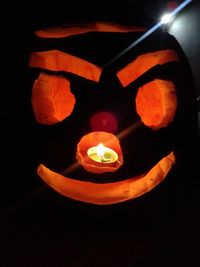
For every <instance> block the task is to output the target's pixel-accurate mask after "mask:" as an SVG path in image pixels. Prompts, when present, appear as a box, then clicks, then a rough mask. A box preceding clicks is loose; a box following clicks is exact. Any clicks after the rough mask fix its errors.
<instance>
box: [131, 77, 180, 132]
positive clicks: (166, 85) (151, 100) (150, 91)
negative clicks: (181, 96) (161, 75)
mask: <svg viewBox="0 0 200 267" xmlns="http://www.w3.org/2000/svg"><path fill="white" fill-rule="evenodd" d="M135 101H136V110H137V113H138V114H139V115H140V118H141V120H142V122H143V123H144V124H145V125H146V126H148V127H150V128H152V129H153V130H157V129H159V128H161V127H166V126H167V125H168V124H169V123H170V122H171V121H173V119H174V116H175V113H176V109H177V98H176V89H175V87H174V84H173V83H172V82H170V81H164V80H159V79H156V80H154V81H151V82H149V83H147V84H145V85H144V86H142V87H141V88H139V90H138V93H137V96H136V100H135Z"/></svg>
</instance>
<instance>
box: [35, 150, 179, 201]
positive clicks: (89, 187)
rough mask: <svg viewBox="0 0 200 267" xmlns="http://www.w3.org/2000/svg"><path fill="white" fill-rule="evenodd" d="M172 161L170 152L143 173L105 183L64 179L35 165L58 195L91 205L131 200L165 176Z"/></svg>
mask: <svg viewBox="0 0 200 267" xmlns="http://www.w3.org/2000/svg"><path fill="white" fill-rule="evenodd" d="M174 163H175V156H174V153H173V152H171V153H170V154H169V155H167V156H166V157H164V158H163V159H161V160H160V161H159V162H158V163H157V164H156V165H155V166H154V167H153V168H152V169H151V170H150V171H149V172H148V173H146V174H145V175H143V176H140V177H133V178H130V179H127V180H123V181H119V182H113V183H104V184H98V183H92V182H84V181H78V180H74V179H70V178H66V177H64V176H63V175H61V174H59V173H56V172H53V171H51V170H50V169H48V168H47V167H45V166H44V165H43V164H40V165H39V167H38V175H39V176H40V177H41V178H42V179H43V180H44V181H45V183H47V184H48V185H49V186H50V187H51V188H53V189H54V190H55V191H57V192H58V193H60V194H61V195H64V196H66V197H69V198H72V199H75V200H78V201H82V202H87V203H91V204H97V205H109V204H114V203H119V202H123V201H127V200H131V199H134V198H136V197H139V196H141V195H143V194H145V193H147V192H149V191H151V190H152V189H153V188H154V187H155V186H157V185H158V184H159V183H160V182H162V181H163V180H164V179H165V177H166V176H167V174H168V172H169V171H170V169H171V168H172V165H173V164H174Z"/></svg>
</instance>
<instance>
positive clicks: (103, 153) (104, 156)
mask: <svg viewBox="0 0 200 267" xmlns="http://www.w3.org/2000/svg"><path fill="white" fill-rule="evenodd" d="M87 155H88V157H89V158H91V159H92V160H94V161H96V162H100V163H113V162H116V161H117V160H118V155H117V153H116V152H115V151H114V150H113V149H111V148H108V147H105V146H104V145H103V144H99V145H98V146H94V147H90V148H89V149H88V151H87Z"/></svg>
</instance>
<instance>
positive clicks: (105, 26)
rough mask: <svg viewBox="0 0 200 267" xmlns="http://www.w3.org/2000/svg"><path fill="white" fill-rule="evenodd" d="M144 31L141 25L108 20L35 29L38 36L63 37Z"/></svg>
mask: <svg viewBox="0 0 200 267" xmlns="http://www.w3.org/2000/svg"><path fill="white" fill-rule="evenodd" d="M140 31H142V32H143V31H145V29H144V28H142V27H133V26H130V27H126V26H121V25H118V24H114V23H108V22H94V23H87V24H86V23H85V24H82V25H78V26H76V25H74V26H73V25H69V26H65V27H56V28H45V29H41V30H37V31H35V35H36V36H38V37H40V38H64V37H69V36H72V35H77V34H84V33H88V32H140Z"/></svg>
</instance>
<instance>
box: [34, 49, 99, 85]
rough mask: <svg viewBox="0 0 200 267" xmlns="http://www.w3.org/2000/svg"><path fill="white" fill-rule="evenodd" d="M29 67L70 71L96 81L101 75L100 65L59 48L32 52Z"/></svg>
mask: <svg viewBox="0 0 200 267" xmlns="http://www.w3.org/2000/svg"><path fill="white" fill-rule="evenodd" d="M29 67H34V68H42V69H47V70H51V71H66V72H71V73H74V74H77V75H79V76H81V77H84V78H86V79H89V80H92V81H96V82H98V81H99V78H100V75H101V68H100V67H98V66H96V65H94V64H92V63H90V62H88V61H86V60H83V59H81V58H78V57H75V56H73V55H70V54H67V53H64V52H62V51H59V50H50V51H44V52H32V53H31V56H30V60H29Z"/></svg>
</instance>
